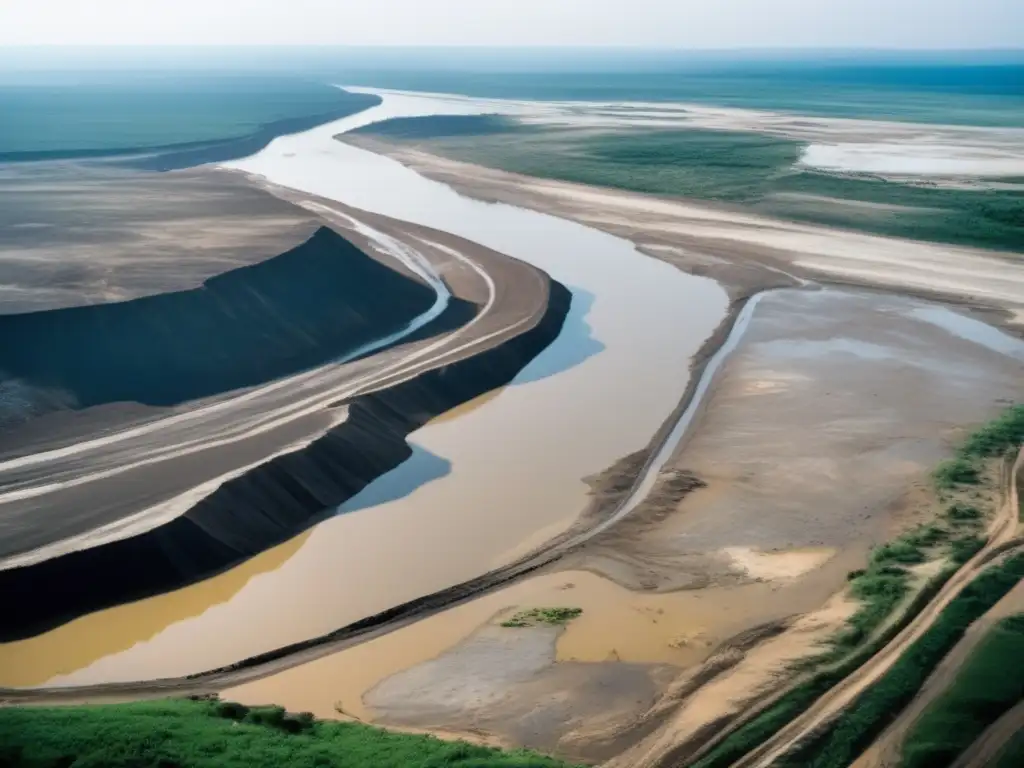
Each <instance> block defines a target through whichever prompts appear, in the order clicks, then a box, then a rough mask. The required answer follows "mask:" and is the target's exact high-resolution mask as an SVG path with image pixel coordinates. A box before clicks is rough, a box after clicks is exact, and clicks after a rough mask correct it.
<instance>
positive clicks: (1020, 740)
mask: <svg viewBox="0 0 1024 768" xmlns="http://www.w3.org/2000/svg"><path fill="white" fill-rule="evenodd" d="M1022 765H1024V730H1020V731H1017V733H1015V734H1014V735H1013V738H1012V739H1010V740H1009V741H1008V742H1007V743H1006V746H1005V747H1003V751H1002V752H1000V753H999V757H997V758H996V761H995V763H993V765H992V768H1020V767H1021V766H1022Z"/></svg>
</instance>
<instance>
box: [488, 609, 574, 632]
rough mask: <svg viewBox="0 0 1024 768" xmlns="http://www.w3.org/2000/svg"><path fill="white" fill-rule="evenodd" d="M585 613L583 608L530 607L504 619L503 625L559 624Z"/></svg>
mask: <svg viewBox="0 0 1024 768" xmlns="http://www.w3.org/2000/svg"><path fill="white" fill-rule="evenodd" d="M581 613H583V609H582V608H530V609H529V610H526V611H519V613H517V614H516V615H515V616H513V617H512V618H511V619H509V620H508V621H503V622H502V623H501V626H503V627H533V626H536V625H537V624H548V625H551V626H558V625H561V624H566V623H568V622H570V621H572V620H573V619H575V618H576V617H577V616H579V615H580V614H581Z"/></svg>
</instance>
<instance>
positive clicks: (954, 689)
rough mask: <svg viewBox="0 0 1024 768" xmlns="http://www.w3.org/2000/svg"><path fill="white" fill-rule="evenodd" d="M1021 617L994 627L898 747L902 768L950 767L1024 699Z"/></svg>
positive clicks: (1022, 628) (1022, 623) (1022, 629)
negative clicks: (901, 758) (976, 740)
mask: <svg viewBox="0 0 1024 768" xmlns="http://www.w3.org/2000/svg"><path fill="white" fill-rule="evenodd" d="M1022 658H1024V616H1014V617H1011V618H1008V619H1004V620H1003V621H1001V622H999V623H998V624H997V625H996V626H994V627H993V628H992V629H991V630H990V631H989V633H988V634H987V635H986V636H985V638H984V639H983V640H982V641H981V642H980V643H979V644H978V646H977V647H976V648H975V649H974V652H973V653H972V654H971V655H970V657H969V658H968V659H967V661H966V662H965V663H964V664H963V666H961V667H960V670H959V671H958V672H957V676H956V680H954V681H953V684H952V685H950V686H949V688H948V689H947V690H946V691H945V692H944V693H943V694H942V695H941V696H939V697H938V698H937V699H936V700H935V701H934V702H932V704H931V705H930V706H929V707H928V709H926V710H925V711H924V714H923V715H922V716H921V718H920V719H919V720H918V721H917V722H916V723H915V724H914V727H913V728H912V729H911V730H910V732H909V733H908V734H907V738H906V740H905V741H904V743H903V760H902V762H901V763H900V765H901V766H902V768H929V766H935V765H949V764H951V763H952V762H953V761H954V760H955V759H956V758H957V756H959V755H960V754H962V753H963V752H964V750H965V749H967V747H969V746H970V745H971V744H972V743H973V742H974V740H975V739H977V738H978V737H979V736H980V735H981V734H982V733H983V732H984V731H985V729H986V728H987V727H988V726H989V725H990V724H991V723H993V722H994V721H995V720H997V719H999V718H1000V717H1001V716H1002V715H1003V713H1005V712H1006V711H1007V710H1009V709H1011V708H1012V707H1013V706H1014V705H1016V704H1017V702H1019V701H1021V700H1022V699H1024V668H1022V667H1021V663H1020V662H1021V659H1022Z"/></svg>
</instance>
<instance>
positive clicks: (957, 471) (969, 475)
mask: <svg viewBox="0 0 1024 768" xmlns="http://www.w3.org/2000/svg"><path fill="white" fill-rule="evenodd" d="M934 478H935V484H936V485H937V486H938V487H939V488H941V489H949V488H955V487H956V486H958V485H977V484H978V482H979V481H980V479H981V478H980V477H979V475H978V468H977V467H975V466H974V464H972V463H971V462H970V461H968V460H967V459H965V458H956V459H950V460H949V461H944V462H942V463H941V464H939V466H938V468H937V469H936V470H935V473H934Z"/></svg>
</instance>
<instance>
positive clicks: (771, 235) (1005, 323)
mask: <svg viewBox="0 0 1024 768" xmlns="http://www.w3.org/2000/svg"><path fill="white" fill-rule="evenodd" d="M343 140H344V141H346V142H350V143H353V144H355V145H357V146H361V147H364V148H367V149H371V150H372V151H375V152H379V153H382V154H385V155H387V156H389V157H392V158H394V159H396V160H398V161H399V162H402V163H404V164H405V165H407V166H409V167H410V168H412V169H414V170H416V171H417V172H418V173H422V174H423V175H425V176H427V177H429V178H432V179H435V180H437V181H440V182H442V183H444V184H448V185H450V186H452V187H453V188H454V189H456V190H458V191H460V192H461V193H463V194H465V195H469V196H471V197H474V198H477V199H481V200H487V201H493V202H504V203H508V204H512V205H521V206H523V207H527V208H532V209H534V210H543V211H549V212H551V213H553V214H555V215H558V216H563V217H565V218H568V219H572V220H575V221H579V222H581V223H584V224H586V225H588V226H592V227H595V228H598V229H602V230H604V231H607V232H610V233H612V234H616V235H619V236H620V237H625V238H627V239H630V240H632V241H633V242H635V243H636V245H637V248H638V249H639V250H641V251H643V252H644V253H646V254H648V255H650V256H652V257H654V258H656V259H660V260H663V261H666V262H668V263H670V264H673V265H675V266H677V267H679V268H680V269H682V270H684V271H686V272H690V273H693V274H700V275H707V276H710V277H713V278H714V279H715V280H718V281H719V282H720V283H722V284H723V285H724V286H726V287H727V288H728V289H729V290H730V295H731V296H733V297H734V298H735V297H740V296H744V295H749V294H750V293H751V292H753V291H756V290H759V289H764V288H767V287H775V286H779V285H787V284H792V281H793V280H797V281H799V280H809V281H819V282H825V283H831V284H836V285H851V286H860V287H867V288H872V289H875V290H885V291H891V292H894V293H898V294H902V295H911V296H917V297H920V298H925V299H932V300H937V301H942V302H946V303H953V304H956V305H958V306H962V307H964V308H965V309H968V310H970V311H971V312H973V313H975V314H977V316H978V317H979V318H982V319H985V320H986V322H990V323H992V324H995V325H998V326H1000V327H1003V328H1005V329H1007V330H1009V331H1011V332H1014V333H1017V334H1021V333H1022V331H1021V328H1022V323H1024V261H1022V260H1021V259H1020V258H1017V257H1015V256H1013V255H1012V254H1002V253H999V252H995V251H985V250H979V249H971V248H964V247H958V246H947V245H941V244H933V243H923V242H918V241H914V240H901V239H895V238H885V237H878V236H874V235H867V234H861V233H856V232H851V231H845V230H839V229H830V228H826V227H821V226H814V225H809V224H797V223H793V222H788V221H785V220H782V219H773V218H768V217H765V216H758V215H756V214H751V213H745V212H741V211H739V210H737V209H730V208H728V207H724V206H715V205H712V204H708V203H697V202H691V201H687V200H680V199H675V198H664V197H657V196H653V195H645V194H640V193H635V192H628V191H624V190H616V189H610V188H606V187H592V186H587V185H583V184H574V183H570V182H563V181H552V180H548V179H540V178H536V177H530V176H523V175H520V174H515V173H508V172H506V171H500V170H495V169H493V168H486V167H484V166H481V165H474V164H471V163H465V162H460V161H456V160H450V159H448V158H444V157H440V156H437V155H432V154H429V153H427V152H423V151H421V150H418V149H416V148H415V147H414V146H404V145H402V144H396V143H392V142H388V141H385V140H381V139H377V138H373V137H371V136H365V135H356V136H351V135H346V136H345V137H344V138H343Z"/></svg>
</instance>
